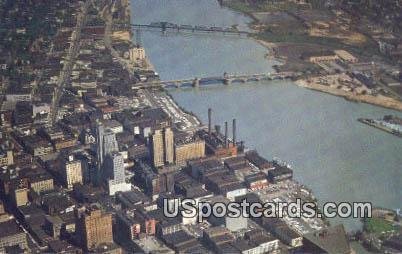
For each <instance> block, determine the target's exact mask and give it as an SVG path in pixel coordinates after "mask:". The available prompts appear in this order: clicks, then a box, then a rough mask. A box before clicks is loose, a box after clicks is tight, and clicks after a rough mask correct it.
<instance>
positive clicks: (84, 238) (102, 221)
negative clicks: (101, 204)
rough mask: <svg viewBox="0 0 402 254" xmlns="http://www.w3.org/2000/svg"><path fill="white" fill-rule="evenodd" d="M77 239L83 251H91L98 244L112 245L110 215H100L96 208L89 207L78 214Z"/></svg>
mask: <svg viewBox="0 0 402 254" xmlns="http://www.w3.org/2000/svg"><path fill="white" fill-rule="evenodd" d="M76 232H77V239H79V241H80V242H81V246H82V247H83V248H84V249H85V250H93V249H95V248H97V247H98V246H99V245H100V244H108V243H113V232H112V215H111V214H108V213H102V212H101V210H100V209H99V208H98V207H95V206H93V207H90V208H87V209H86V210H85V212H84V213H83V214H78V218H77V222H76Z"/></svg>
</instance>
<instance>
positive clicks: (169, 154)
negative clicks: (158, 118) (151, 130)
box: [164, 128, 174, 164]
mask: <svg viewBox="0 0 402 254" xmlns="http://www.w3.org/2000/svg"><path fill="white" fill-rule="evenodd" d="M164 146H165V163H167V164H173V163H174V148H173V147H174V139H173V131H172V129H170V128H165V131H164Z"/></svg>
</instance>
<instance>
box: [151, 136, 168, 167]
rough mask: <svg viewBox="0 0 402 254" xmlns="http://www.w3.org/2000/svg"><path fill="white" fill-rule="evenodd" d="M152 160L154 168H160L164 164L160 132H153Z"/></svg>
mask: <svg viewBox="0 0 402 254" xmlns="http://www.w3.org/2000/svg"><path fill="white" fill-rule="evenodd" d="M151 145H152V160H153V163H154V166H155V167H161V166H163V165H164V164H165V163H164V151H163V150H164V149H163V146H164V145H163V133H162V130H155V133H154V134H153V135H152V139H151Z"/></svg>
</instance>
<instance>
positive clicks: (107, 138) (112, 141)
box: [103, 129, 119, 158]
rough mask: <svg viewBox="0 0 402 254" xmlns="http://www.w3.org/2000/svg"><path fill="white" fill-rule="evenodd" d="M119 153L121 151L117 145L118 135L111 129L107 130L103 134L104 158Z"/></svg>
mask: <svg viewBox="0 0 402 254" xmlns="http://www.w3.org/2000/svg"><path fill="white" fill-rule="evenodd" d="M117 151H119V146H118V145H117V140H116V134H115V133H114V132H113V131H112V130H110V129H105V131H104V133H103V158H105V156H106V155H108V154H111V153H113V152H117Z"/></svg>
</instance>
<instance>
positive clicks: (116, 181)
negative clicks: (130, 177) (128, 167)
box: [103, 152, 131, 195]
mask: <svg viewBox="0 0 402 254" xmlns="http://www.w3.org/2000/svg"><path fill="white" fill-rule="evenodd" d="M103 169H104V180H105V181H106V184H107V186H108V189H109V195H114V194H115V193H116V192H118V191H129V190H131V184H129V183H126V178H125V172H124V159H123V155H121V154H120V153H118V152H113V153H111V154H109V155H107V156H106V158H105V163H104V166H103Z"/></svg>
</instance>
